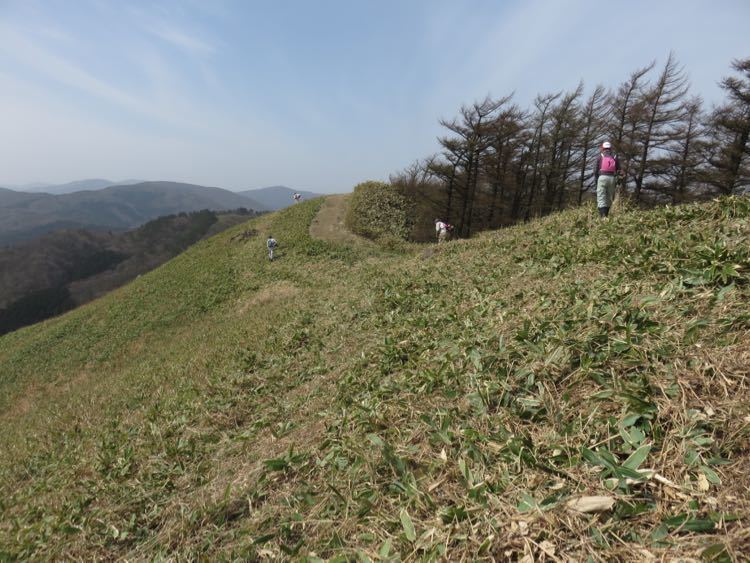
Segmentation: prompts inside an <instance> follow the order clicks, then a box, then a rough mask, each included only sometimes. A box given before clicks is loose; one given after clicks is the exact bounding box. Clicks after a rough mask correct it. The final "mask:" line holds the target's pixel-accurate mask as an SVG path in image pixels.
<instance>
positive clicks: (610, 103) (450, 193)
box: [391, 54, 750, 236]
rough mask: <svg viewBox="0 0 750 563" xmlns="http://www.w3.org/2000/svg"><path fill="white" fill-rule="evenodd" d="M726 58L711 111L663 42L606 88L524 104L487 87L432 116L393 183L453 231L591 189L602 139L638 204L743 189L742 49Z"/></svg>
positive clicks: (520, 214) (747, 76)
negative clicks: (658, 61)
mask: <svg viewBox="0 0 750 563" xmlns="http://www.w3.org/2000/svg"><path fill="white" fill-rule="evenodd" d="M732 67H733V69H734V71H735V72H736V73H738V74H739V76H730V77H727V78H725V79H724V80H722V82H721V87H722V88H723V90H724V91H725V92H726V94H727V98H726V100H725V102H724V103H722V104H721V105H720V106H717V107H714V108H712V109H711V110H710V111H707V110H705V109H704V107H703V101H702V100H701V98H700V97H698V96H695V95H691V94H690V89H689V84H688V79H687V76H686V74H685V71H684V69H683V68H682V67H681V65H680V64H679V63H678V62H677V61H676V59H675V57H674V56H673V55H672V54H670V55H669V57H668V58H667V61H666V63H665V64H664V65H663V66H662V67H661V68H658V69H657V68H656V65H655V63H651V64H649V65H647V66H645V67H643V68H640V69H637V70H636V71H634V72H632V73H631V74H630V76H629V77H628V78H627V80H625V81H624V82H623V83H622V84H620V85H619V86H618V87H617V88H616V89H615V90H607V89H605V88H604V87H603V86H597V87H596V88H594V90H593V92H591V93H590V94H589V95H588V96H586V95H585V93H584V87H583V83H581V84H579V85H578V87H577V88H576V89H575V90H573V91H571V92H554V93H549V94H543V95H539V96H537V97H536V99H535V100H534V103H533V106H532V107H531V108H530V109H523V108H521V107H519V106H518V105H517V104H516V103H514V102H513V99H512V96H506V97H503V98H499V99H493V98H489V97H488V98H486V99H484V100H482V101H481V102H477V103H474V104H471V105H467V106H463V107H461V109H460V111H459V115H458V116H457V117H455V118H453V119H450V120H442V121H441V122H440V123H441V125H442V126H443V127H445V129H446V130H447V134H446V135H445V136H443V137H440V138H439V139H438V140H439V143H440V146H441V151H440V152H439V153H438V154H435V155H433V156H431V157H429V158H426V159H424V160H420V161H418V162H415V163H414V164H412V165H411V166H409V167H408V168H407V169H405V170H404V171H402V172H400V173H398V174H394V175H393V176H392V177H391V183H393V184H394V185H396V186H397V187H398V188H399V189H401V190H402V191H403V192H404V193H406V194H408V195H411V196H413V197H414V199H415V200H416V201H417V202H418V205H419V210H420V212H421V213H420V214H421V216H422V218H427V217H430V216H432V215H434V216H438V217H441V218H444V219H445V220H447V221H449V222H451V223H453V224H454V225H455V226H456V231H457V232H458V233H459V234H460V235H461V236H468V235H470V234H471V233H472V232H475V231H477V230H480V229H486V228H496V227H498V226H502V225H508V224H512V223H515V222H517V221H520V220H528V219H529V218H530V217H532V216H537V215H544V214H547V213H550V212H552V211H554V210H558V209H562V208H564V207H567V206H571V205H581V204H582V203H583V201H584V199H585V198H586V196H587V194H590V193H593V191H594V186H593V166H594V163H595V161H596V158H597V156H598V154H599V148H598V147H599V145H600V143H601V142H602V141H604V140H610V141H611V142H612V143H613V144H614V146H615V149H616V152H617V154H618V155H619V157H620V161H621V165H622V168H623V172H624V180H625V181H624V185H623V188H622V193H624V194H627V195H628V196H630V197H631V198H632V199H633V200H635V201H636V202H638V203H639V204H642V205H652V204H657V203H682V202H685V201H689V200H692V199H697V198H704V197H709V196H712V195H715V194H732V193H737V192H740V191H743V190H745V189H746V188H747V187H748V186H750V154H749V149H750V144H749V143H748V134H749V133H750V58H748V59H744V60H737V61H734V62H733V64H732ZM423 222H424V221H423ZM427 222H428V221H427ZM428 223H429V222H428ZM428 228H429V227H428ZM427 234H428V233H427V232H425V233H424V235H425V236H426V235H427Z"/></svg>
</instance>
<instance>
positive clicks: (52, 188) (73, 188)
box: [6, 178, 144, 195]
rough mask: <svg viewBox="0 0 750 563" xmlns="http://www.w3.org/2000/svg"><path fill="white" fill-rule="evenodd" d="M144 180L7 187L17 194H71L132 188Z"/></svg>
mask: <svg viewBox="0 0 750 563" xmlns="http://www.w3.org/2000/svg"><path fill="white" fill-rule="evenodd" d="M143 182H144V180H132V179H131V180H122V181H120V182H112V181H111V180H104V179H102V178H90V179H88V180H76V181H75V182H68V183H67V184H44V183H41V182H37V183H34V184H25V185H23V186H6V187H7V188H9V189H11V190H15V191H17V192H32V193H40V192H41V193H45V194H53V195H60V194H70V193H73V192H80V191H84V190H102V189H104V188H110V187H112V186H130V185H133V184H141V183H143Z"/></svg>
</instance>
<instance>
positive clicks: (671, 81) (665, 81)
mask: <svg viewBox="0 0 750 563" xmlns="http://www.w3.org/2000/svg"><path fill="white" fill-rule="evenodd" d="M688 88H689V85H688V80H687V76H686V75H685V73H684V71H683V69H682V67H681V66H680V65H679V64H678V63H677V61H676V60H675V58H674V54H673V53H670V54H669V57H668V58H667V62H666V63H665V64H664V68H663V69H662V71H661V74H659V78H658V79H657V80H656V82H655V83H654V85H653V86H651V87H650V88H648V89H647V90H645V91H644V92H643V102H644V103H643V110H644V112H643V117H644V127H643V129H642V131H641V132H640V134H639V135H638V136H637V142H638V145H639V149H640V154H639V156H638V162H637V163H636V169H635V172H634V178H633V179H634V181H635V192H634V195H635V200H636V201H638V200H639V199H640V197H641V190H642V189H643V182H644V179H645V178H646V174H647V172H648V171H649V166H650V165H651V164H652V162H651V160H650V156H651V155H652V154H653V153H654V152H655V151H658V150H659V149H663V148H664V147H665V145H666V144H667V143H668V142H669V141H670V140H672V131H671V127H672V126H674V125H675V124H676V123H678V122H679V121H680V120H681V119H682V117H683V112H684V108H685V106H684V104H683V101H684V99H685V95H686V94H687V92H688ZM657 162H658V161H657Z"/></svg>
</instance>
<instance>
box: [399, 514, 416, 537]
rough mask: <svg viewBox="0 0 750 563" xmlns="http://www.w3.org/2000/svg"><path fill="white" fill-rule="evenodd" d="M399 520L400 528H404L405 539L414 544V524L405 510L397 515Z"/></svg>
mask: <svg viewBox="0 0 750 563" xmlns="http://www.w3.org/2000/svg"><path fill="white" fill-rule="evenodd" d="M399 518H400V519H401V526H403V528H404V534H405V535H406V539H407V540H409V541H410V542H414V541H416V539H417V532H416V530H415V529H414V523H413V522H412V521H411V517H410V516H409V513H408V512H407V511H406V509H405V508H402V509H401V514H400V515H399Z"/></svg>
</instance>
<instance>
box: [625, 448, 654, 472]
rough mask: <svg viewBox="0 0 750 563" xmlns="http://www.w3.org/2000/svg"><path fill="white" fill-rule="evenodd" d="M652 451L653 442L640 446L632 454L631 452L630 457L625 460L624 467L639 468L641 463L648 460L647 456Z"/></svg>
mask: <svg viewBox="0 0 750 563" xmlns="http://www.w3.org/2000/svg"><path fill="white" fill-rule="evenodd" d="M650 451H651V444H643V445H642V446H641V447H640V448H638V449H637V450H635V451H634V452H633V453H632V454H630V457H628V459H626V460H625V462H624V463H623V464H622V466H623V467H625V468H627V469H633V470H636V469H638V468H639V467H640V466H641V464H642V463H643V462H644V461H646V458H647V457H648V454H649V452H650Z"/></svg>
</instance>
